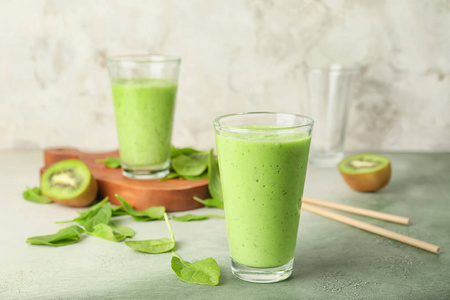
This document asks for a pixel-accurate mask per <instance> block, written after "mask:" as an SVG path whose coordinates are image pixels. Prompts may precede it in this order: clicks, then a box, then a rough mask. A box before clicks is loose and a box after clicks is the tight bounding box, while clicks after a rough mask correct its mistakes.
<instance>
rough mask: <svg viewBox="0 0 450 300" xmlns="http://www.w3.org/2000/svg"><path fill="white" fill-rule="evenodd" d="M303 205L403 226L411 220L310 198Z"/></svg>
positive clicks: (305, 199) (305, 198) (304, 198)
mask: <svg viewBox="0 0 450 300" xmlns="http://www.w3.org/2000/svg"><path fill="white" fill-rule="evenodd" d="M303 203H309V204H314V205H319V206H324V207H328V208H332V209H337V210H341V211H345V212H349V213H352V214H357V215H361V216H366V217H371V218H375V219H380V220H384V221H389V222H394V223H399V224H403V225H409V218H406V217H401V216H396V215H391V214H387V213H382V212H379V211H375V210H370V209H365V208H360V207H354V206H350V205H345V204H339V203H334V202H329V201H325V200H319V199H313V198H310V197H303Z"/></svg>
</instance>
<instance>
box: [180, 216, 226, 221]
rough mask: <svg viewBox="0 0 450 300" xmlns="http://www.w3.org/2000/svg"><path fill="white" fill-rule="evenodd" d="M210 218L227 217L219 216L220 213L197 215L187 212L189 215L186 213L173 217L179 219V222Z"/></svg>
mask: <svg viewBox="0 0 450 300" xmlns="http://www.w3.org/2000/svg"><path fill="white" fill-rule="evenodd" d="M209 218H221V219H225V217H224V216H219V215H203V216H195V215H191V214H187V215H184V216H179V217H172V219H173V220H174V221H178V222H189V221H200V220H206V219H209Z"/></svg>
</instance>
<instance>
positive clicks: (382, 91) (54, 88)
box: [0, 0, 450, 151]
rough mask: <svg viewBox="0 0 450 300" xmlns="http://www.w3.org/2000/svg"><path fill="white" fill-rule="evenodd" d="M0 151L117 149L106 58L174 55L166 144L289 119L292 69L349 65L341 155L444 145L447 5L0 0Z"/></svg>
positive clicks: (299, 91) (449, 144) (448, 84)
mask: <svg viewBox="0 0 450 300" xmlns="http://www.w3.org/2000/svg"><path fill="white" fill-rule="evenodd" d="M0 19H1V22H0V40H1V42H0V132H1V134H0V149H2V148H3V149H11V148H12V149H14V148H17V149H18V148H25V149H38V148H44V147H49V146H59V145H71V146H76V147H80V148H81V149H84V150H110V149H114V148H117V138H116V132H115V123H114V111H113V106H112V100H111V94H110V87H109V79H108V75H107V71H106V68H105V58H106V56H108V55H117V54H130V53H164V54H172V55H179V56H180V57H181V58H182V60H183V62H182V73H181V79H180V89H179V97H178V104H177V112H176V121H175V131H174V139H173V143H174V144H175V145H176V146H194V147H196V148H211V147H213V146H214V135H213V130H212V124H211V123H212V120H213V118H214V117H215V116H218V115H221V114H225V113H231V112H239V111H261V110H266V111H269V110H270V111H283V112H295V113H302V112H301V111H300V101H302V100H303V98H304V96H303V95H304V86H303V84H302V80H301V79H302V77H301V68H302V67H303V66H305V65H306V64H309V65H311V64H327V63H342V64H353V63H356V64H358V65H359V66H360V67H361V77H360V81H359V83H358V85H357V90H356V93H355V99H354V101H353V103H352V105H351V108H350V122H349V127H348V131H347V133H348V135H347V143H346V149H347V150H351V151H357V150H362V149H380V150H385V151H400V150H408V151H448V150H450V117H449V114H450V32H449V28H450V1H443V0H442V1H441V0H433V1H419V0H404V1H387V0H386V1H382V0H381V1H372V0H370V1H369V0H367V1H363V0H362V1H350V0H348V1H345V0H343V1H331V0H330V1H325V0H324V1H312V0H304V1H299V0H296V1H284V0H283V1H242V0H227V1H219V0H214V1H206V0H197V1H169V0H161V1H156V0H152V1H106V0H103V1H69V0H60V1H44V0H33V1H31V0H30V1H25V0H19V1H6V0H1V1H0Z"/></svg>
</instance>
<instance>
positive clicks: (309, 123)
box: [213, 111, 314, 134]
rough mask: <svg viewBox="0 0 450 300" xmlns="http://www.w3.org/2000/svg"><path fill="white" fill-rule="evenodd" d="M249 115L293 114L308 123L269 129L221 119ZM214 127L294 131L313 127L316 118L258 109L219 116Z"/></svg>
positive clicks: (232, 129) (235, 130)
mask: <svg viewBox="0 0 450 300" xmlns="http://www.w3.org/2000/svg"><path fill="white" fill-rule="evenodd" d="M249 115H285V116H291V117H295V118H302V119H305V120H306V121H307V123H305V124H302V125H293V126H282V127H274V128H268V129H264V130H261V129H258V128H254V129H253V128H242V127H239V125H225V124H223V123H221V120H223V119H226V118H230V117H239V116H249ZM213 124H214V127H215V128H216V129H218V130H221V131H232V132H252V133H266V134H267V133H280V132H293V131H297V130H299V129H304V128H308V127H312V126H313V125H314V120H313V119H312V118H311V117H308V116H304V115H299V114H293V113H283V112H265V111H256V112H240V113H232V114H226V115H222V116H219V117H217V118H215V119H214V121H213Z"/></svg>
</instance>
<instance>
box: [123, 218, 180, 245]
mask: <svg viewBox="0 0 450 300" xmlns="http://www.w3.org/2000/svg"><path fill="white" fill-rule="evenodd" d="M164 219H165V221H166V224H167V228H168V229H169V233H170V239H169V238H161V239H153V240H143V241H126V242H125V244H126V245H127V246H128V247H130V248H133V249H135V250H137V251H141V252H145V253H151V254H159V253H165V252H169V251H172V250H173V249H174V248H175V236H174V234H173V230H172V227H171V226H170V222H169V218H168V217H167V214H166V213H164Z"/></svg>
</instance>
